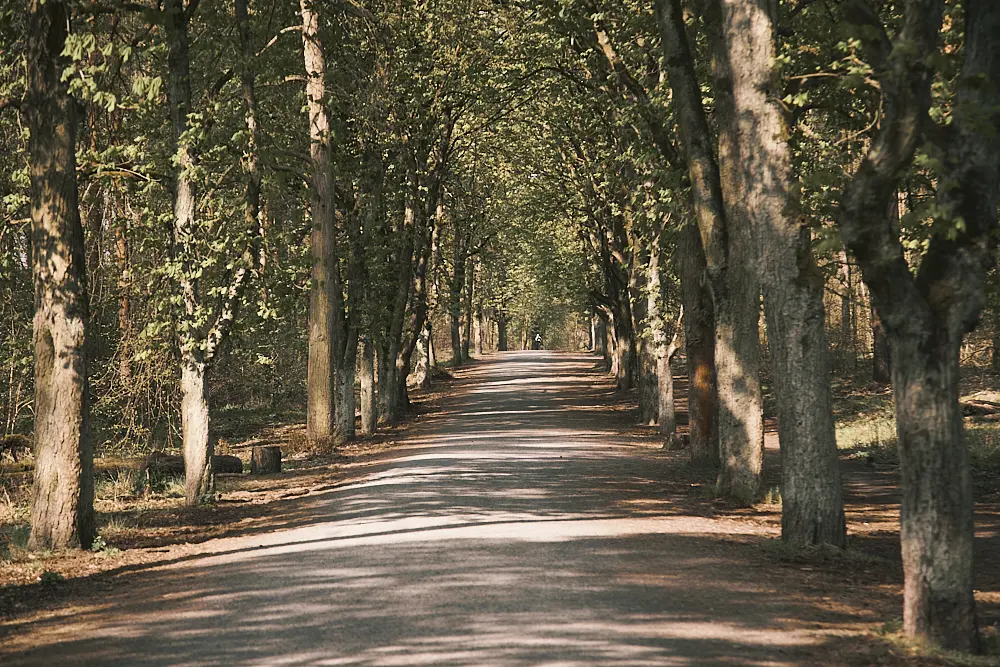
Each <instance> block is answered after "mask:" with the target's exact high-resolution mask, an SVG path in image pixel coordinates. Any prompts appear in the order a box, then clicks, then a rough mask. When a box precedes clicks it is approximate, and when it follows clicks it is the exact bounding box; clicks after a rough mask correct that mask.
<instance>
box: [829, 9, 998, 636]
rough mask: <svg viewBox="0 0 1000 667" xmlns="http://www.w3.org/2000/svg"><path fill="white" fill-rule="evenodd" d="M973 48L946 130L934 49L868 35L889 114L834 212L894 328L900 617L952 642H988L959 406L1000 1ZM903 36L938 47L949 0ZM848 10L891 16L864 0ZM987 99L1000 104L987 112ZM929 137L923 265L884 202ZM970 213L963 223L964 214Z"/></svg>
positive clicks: (989, 226) (988, 176)
mask: <svg viewBox="0 0 1000 667" xmlns="http://www.w3.org/2000/svg"><path fill="white" fill-rule="evenodd" d="M964 9H965V12H966V15H965V20H966V23H965V46H964V48H965V52H964V63H963V65H962V70H961V73H960V76H958V77H957V78H956V80H955V81H956V83H955V90H956V93H955V104H954V106H953V110H954V111H953V114H952V116H951V118H950V121H951V122H950V124H949V125H948V126H947V130H945V131H941V128H934V131H933V132H926V131H925V130H926V129H927V128H928V124H927V123H926V122H924V119H925V118H926V116H927V113H928V109H929V107H930V104H931V86H932V82H933V81H934V79H935V73H934V72H933V71H932V70H931V69H929V68H928V67H927V65H926V63H925V62H924V60H923V59H919V58H899V57H895V56H896V53H895V51H893V52H892V53H891V54H889V53H886V50H885V49H884V48H882V42H867V43H866V46H868V47H869V51H870V53H869V57H870V58H871V60H872V61H873V62H876V63H879V62H881V63H883V64H884V63H886V62H887V61H888V59H889V56H890V55H892V56H893V58H892V60H891V63H892V64H891V66H890V65H887V64H884V66H882V67H876V68H875V72H876V73H877V76H879V78H880V81H879V83H880V86H881V89H882V94H883V104H884V109H885V110H884V113H883V119H882V121H881V123H880V126H879V129H878V132H877V134H876V135H875V137H873V139H872V142H871V148H870V149H869V154H868V155H867V156H866V158H865V159H864V161H862V163H861V164H860V165H859V167H858V169H857V171H856V172H855V175H854V177H853V179H852V180H851V182H850V183H849V184H848V186H847V187H846V188H845V190H844V192H843V194H842V196H841V202H840V208H839V209H838V210H837V212H836V216H837V223H838V225H839V227H840V229H841V232H842V236H843V239H844V242H845V244H846V245H847V247H848V248H850V250H851V252H852V253H853V254H854V255H855V257H856V258H857V261H858V265H859V266H860V267H861V271H862V275H863V277H864V280H865V283H866V284H867V285H868V288H869V292H870V294H871V297H872V300H873V302H874V303H875V307H876V309H877V310H878V313H879V315H880V317H881V319H882V323H883V325H884V327H885V330H886V333H887V334H888V337H889V342H890V349H891V351H892V384H893V390H894V394H895V399H896V400H895V405H896V430H897V433H898V436H899V461H900V471H901V477H902V503H901V507H900V526H901V530H900V538H901V542H902V554H903V579H904V590H903V594H904V601H903V630H904V632H905V633H906V634H907V635H910V636H915V637H919V638H921V639H924V640H928V641H930V642H932V643H934V644H938V645H940V646H942V647H943V648H947V649H952V650H958V651H974V650H976V649H977V648H978V639H979V637H978V629H977V627H976V613H975V598H974V596H973V591H972V584H973V576H972V572H973V569H972V565H973V564H972V551H973V537H974V532H973V531H974V524H973V504H972V489H971V482H970V473H969V457H968V451H967V445H966V443H965V440H964V438H963V434H962V413H961V410H960V409H959V404H958V398H959V391H958V380H959V354H960V350H961V345H962V338H963V336H964V335H965V334H966V333H968V332H970V331H971V330H972V329H973V328H974V327H975V326H976V323H977V322H978V320H979V316H980V314H981V311H982V307H983V303H984V302H985V290H984V285H985V280H986V275H987V271H988V270H989V269H990V268H991V267H992V266H993V264H994V257H993V252H992V248H991V246H992V244H993V241H992V239H993V238H995V235H996V233H997V200H998V195H1000V135H998V133H997V132H996V131H995V130H994V128H996V127H998V126H1000V92H998V91H1000V41H998V40H997V39H996V36H997V35H998V34H1000V5H998V4H997V3H994V2H988V1H983V0H971V1H970V2H967V3H965V5H964ZM904 12H905V16H906V21H905V22H904V23H903V24H902V26H901V28H900V31H899V34H898V35H897V36H896V38H895V43H898V44H905V45H906V49H907V51H908V52H912V53H936V52H937V51H938V48H939V41H940V29H941V22H942V7H941V3H939V2H917V1H915V0H912V1H911V2H908V3H906V6H905V8H904ZM848 19H849V20H851V21H852V22H854V23H857V24H860V25H861V26H863V27H865V28H870V27H871V26H872V24H873V23H874V24H875V27H876V30H881V29H882V26H881V24H880V23H879V22H878V19H877V17H875V16H874V15H873V14H872V13H870V12H866V11H865V7H864V6H863V5H859V6H858V7H856V8H855V13H853V14H849V15H848ZM986 110H989V111H986ZM925 142H931V143H933V144H935V146H934V148H935V150H936V151H937V152H936V155H939V156H940V160H941V162H940V164H941V166H940V167H939V174H940V179H941V182H942V183H950V184H953V185H951V186H949V187H939V188H938V190H937V193H936V202H935V206H936V207H937V210H940V211H947V212H948V213H947V215H946V216H942V217H943V218H944V219H937V220H935V221H934V225H932V226H930V227H929V229H930V230H931V232H930V238H929V239H928V240H927V245H926V248H925V252H924V255H923V257H922V258H921V260H920V265H919V267H918V269H917V272H916V275H914V273H913V271H912V269H911V267H910V264H909V262H907V258H906V253H905V249H904V248H903V246H902V244H901V243H900V240H899V235H898V233H897V232H896V230H894V229H893V226H892V222H891V220H890V217H891V216H889V215H886V213H885V212H886V208H887V206H889V204H890V203H891V202H890V200H891V198H892V197H893V196H894V192H895V190H896V188H897V187H898V185H899V178H900V174H903V173H905V172H906V169H907V168H908V167H909V166H910V165H911V163H912V161H913V157H914V154H915V153H916V151H917V149H918V147H919V146H921V145H922V144H924V143H925ZM958 219H961V220H962V221H963V225H962V226H961V227H959V226H957V225H955V224H954V221H955V220H958Z"/></svg>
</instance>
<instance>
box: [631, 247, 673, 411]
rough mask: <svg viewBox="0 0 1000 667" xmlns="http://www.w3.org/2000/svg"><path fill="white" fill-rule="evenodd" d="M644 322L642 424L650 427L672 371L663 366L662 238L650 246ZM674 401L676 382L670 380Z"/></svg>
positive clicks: (640, 406) (641, 367) (665, 340)
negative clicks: (668, 374)
mask: <svg viewBox="0 0 1000 667" xmlns="http://www.w3.org/2000/svg"><path fill="white" fill-rule="evenodd" d="M643 292H645V294H644V296H645V302H646V303H645V308H644V309H643V312H644V319H645V327H646V332H645V333H644V334H643V335H642V339H641V342H642V347H641V354H640V371H639V373H640V375H639V420H640V421H641V422H642V423H645V424H647V425H649V426H652V425H654V424H657V423H659V420H660V407H661V406H662V404H661V402H660V388H661V387H663V386H664V384H665V383H666V380H667V378H666V377H665V374H666V373H668V372H669V371H670V368H669V364H666V363H664V356H665V355H666V349H667V336H666V331H664V322H663V317H662V313H661V312H660V306H661V303H662V296H661V294H660V239H659V235H656V237H655V238H654V239H653V240H652V242H651V243H650V245H649V261H648V263H647V264H646V285H645V288H644V289H643ZM670 380H671V381H670V391H671V399H672V392H673V378H672V377H671V378H670Z"/></svg>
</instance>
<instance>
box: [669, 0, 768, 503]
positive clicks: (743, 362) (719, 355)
mask: <svg viewBox="0 0 1000 667" xmlns="http://www.w3.org/2000/svg"><path fill="white" fill-rule="evenodd" d="M656 10H657V20H658V25H659V27H660V34H661V37H662V41H663V48H664V53H665V55H666V65H667V72H668V76H669V80H670V85H671V89H672V90H673V94H674V100H675V104H676V105H677V114H678V123H679V125H680V128H681V142H682V143H683V144H684V146H685V155H686V160H687V168H688V175H689V177H690V179H691V196H692V203H693V205H694V212H695V220H696V221H697V223H698V230H699V232H700V235H701V244H702V249H703V250H704V253H705V259H706V268H707V273H708V276H709V285H710V287H711V294H712V299H713V307H714V316H715V365H716V386H717V391H718V399H719V417H718V434H719V449H720V461H721V465H720V468H719V477H718V480H717V483H716V486H717V490H718V492H719V493H720V495H722V496H725V497H727V498H729V499H730V500H733V501H735V502H738V503H741V504H750V503H752V502H753V501H754V500H755V499H756V497H757V496H758V494H759V492H760V489H761V486H762V484H763V473H764V470H763V462H764V456H763V453H764V426H763V411H762V410H763V401H762V397H761V388H760V350H759V340H758V326H759V320H760V306H759V303H760V287H759V282H758V278H757V275H756V271H755V270H754V269H753V267H754V264H755V262H756V256H755V255H756V253H755V248H754V243H755V239H754V238H753V236H752V234H751V233H750V230H749V222H748V219H747V215H746V211H745V209H744V207H743V206H742V202H743V192H742V179H741V178H740V173H739V143H738V136H737V133H736V126H735V119H736V114H735V108H734V102H733V98H732V93H731V91H732V73H731V72H730V71H729V67H728V62H727V59H726V58H723V57H721V56H722V54H723V53H724V52H725V42H724V39H723V35H722V34H721V29H720V26H719V21H720V19H721V10H720V7H719V6H718V0H712V1H711V2H709V13H708V16H707V18H708V21H707V24H708V26H709V42H710V44H712V46H713V49H712V50H713V51H714V55H713V58H712V77H713V80H714V84H715V94H716V95H715V96H716V114H717V116H718V117H719V127H720V132H719V162H718V163H716V161H715V153H714V151H713V143H712V133H711V131H710V130H709V127H708V120H707V118H706V116H705V111H704V108H703V106H702V102H701V88H700V84H699V82H698V79H697V77H696V75H695V70H694V61H693V58H692V56H691V49H690V47H689V45H688V41H687V35H686V33H685V27H684V18H683V11H682V7H681V2H680V0H657V4H656Z"/></svg>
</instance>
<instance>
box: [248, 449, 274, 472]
mask: <svg viewBox="0 0 1000 667" xmlns="http://www.w3.org/2000/svg"><path fill="white" fill-rule="evenodd" d="M272 472H281V447H273V446H271V447H254V448H253V456H252V457H251V459H250V474H251V475H263V474H267V473H272Z"/></svg>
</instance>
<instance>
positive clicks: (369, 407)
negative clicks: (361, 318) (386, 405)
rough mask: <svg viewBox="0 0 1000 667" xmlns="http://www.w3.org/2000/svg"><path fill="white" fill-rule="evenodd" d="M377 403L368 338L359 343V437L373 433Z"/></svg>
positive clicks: (373, 351)
mask: <svg viewBox="0 0 1000 667" xmlns="http://www.w3.org/2000/svg"><path fill="white" fill-rule="evenodd" d="M377 423H378V401H377V400H376V397H375V345H374V344H372V341H371V340H370V339H369V338H365V339H364V340H362V342H361V435H372V434H373V433H375V425H376V424H377Z"/></svg>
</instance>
